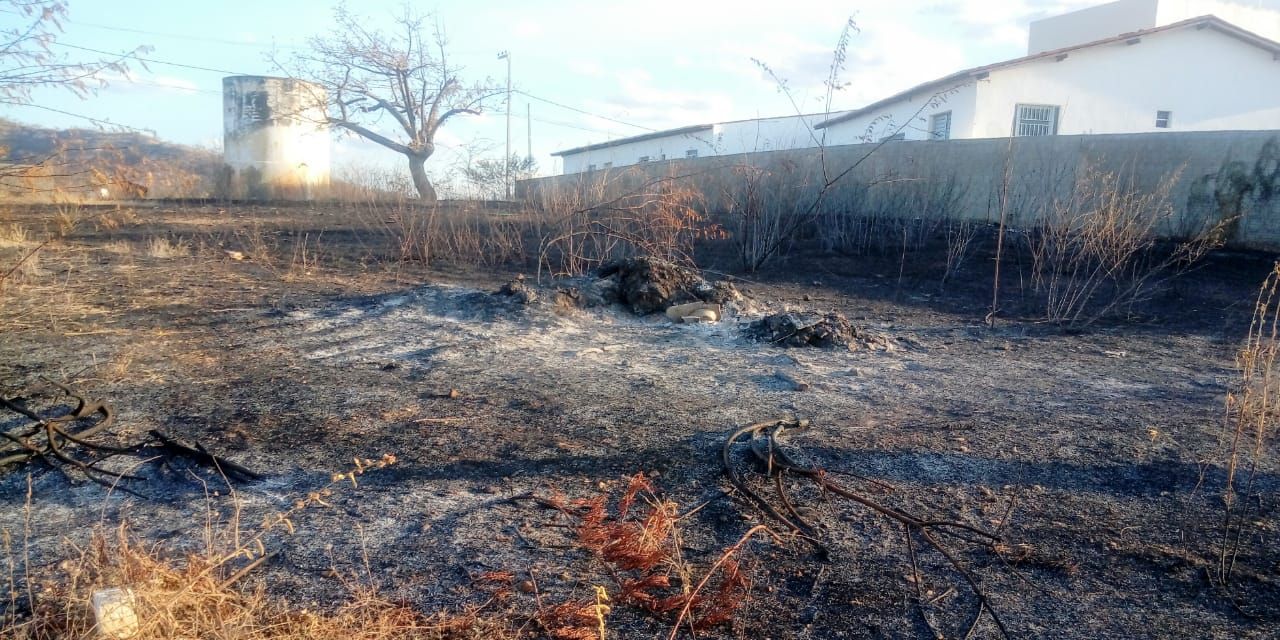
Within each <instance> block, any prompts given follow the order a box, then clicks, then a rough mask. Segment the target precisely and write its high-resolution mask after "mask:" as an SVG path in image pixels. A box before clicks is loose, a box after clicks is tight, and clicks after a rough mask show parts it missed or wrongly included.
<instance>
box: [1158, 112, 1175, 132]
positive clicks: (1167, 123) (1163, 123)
mask: <svg viewBox="0 0 1280 640" xmlns="http://www.w3.org/2000/svg"><path fill="white" fill-rule="evenodd" d="M1171 126H1173V112H1172V111H1157V112H1156V128H1157V129H1168V128H1169V127H1171Z"/></svg>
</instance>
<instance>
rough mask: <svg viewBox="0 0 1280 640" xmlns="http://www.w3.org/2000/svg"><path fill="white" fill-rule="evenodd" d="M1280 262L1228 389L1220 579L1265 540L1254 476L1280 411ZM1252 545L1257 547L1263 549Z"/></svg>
mask: <svg viewBox="0 0 1280 640" xmlns="http://www.w3.org/2000/svg"><path fill="white" fill-rule="evenodd" d="M1277 355H1280V263H1277V264H1276V265H1275V266H1274V267H1273V268H1272V271H1271V273H1270V275H1268V276H1267V279H1266V280H1265V281H1264V282H1263V284H1262V287H1261V289H1260V290H1259V292H1258V298H1257V302H1256V303H1255V305H1254V312H1253V321H1252V323H1251V324H1250V325H1249V333H1248V335H1247V337H1246V338H1245V343H1244V346H1243V347H1242V348H1241V349H1240V351H1239V353H1238V354H1237V355H1236V367H1237V368H1238V369H1239V372H1240V379H1239V381H1238V382H1237V383H1236V385H1235V388H1234V389H1233V390H1232V391H1231V392H1230V393H1229V394H1227V400H1226V420H1225V422H1224V428H1223V437H1222V447H1223V448H1222V451H1221V453H1220V454H1219V459H1221V460H1222V461H1223V463H1224V464H1225V466H1226V480H1225V485H1224V486H1223V490H1222V503H1223V521H1222V527H1221V531H1220V540H1219V544H1218V545H1217V546H1218V550H1217V568H1216V571H1215V572H1214V573H1215V575H1214V577H1215V578H1216V581H1217V582H1218V583H1219V584H1221V585H1223V586H1226V585H1228V584H1229V583H1230V582H1231V578H1232V574H1233V572H1234V571H1235V570H1236V565H1237V561H1238V559H1239V557H1240V555H1241V553H1242V552H1243V551H1244V550H1245V547H1247V546H1248V545H1249V544H1250V542H1251V541H1252V542H1254V543H1255V544H1257V541H1259V540H1265V535H1264V531H1265V527H1266V525H1265V523H1264V522H1261V521H1260V519H1259V514H1258V512H1259V509H1260V508H1261V504H1262V497H1261V496H1260V495H1258V490H1257V488H1256V481H1257V479H1258V472H1259V467H1260V466H1262V465H1263V464H1265V463H1266V456H1267V455H1268V451H1269V446H1270V444H1271V442H1272V440H1273V439H1274V435H1275V424H1276V419H1277V417H1278V416H1280V370H1277V367H1276V364H1277V362H1276V359H1277ZM1261 546H1262V548H1261V549H1254V551H1255V552H1261V551H1263V550H1264V549H1265V548H1266V546H1265V545H1261Z"/></svg>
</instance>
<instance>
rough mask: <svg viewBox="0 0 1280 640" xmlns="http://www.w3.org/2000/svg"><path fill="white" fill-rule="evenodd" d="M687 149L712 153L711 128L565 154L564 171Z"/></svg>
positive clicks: (627, 163) (668, 157)
mask: <svg viewBox="0 0 1280 640" xmlns="http://www.w3.org/2000/svg"><path fill="white" fill-rule="evenodd" d="M690 149H692V150H695V151H697V152H698V156H699V157H703V156H711V155H715V145H714V132H713V131H712V130H711V129H706V130H704V131H698V132H695V133H688V134H679V135H672V136H664V137H661V138H651V139H649V140H641V141H639V142H631V143H625V144H619V145H615V146H611V147H605V148H603V149H592V150H590V151H583V152H581V153H573V154H566V155H564V156H562V160H563V161H564V170H563V171H564V173H581V172H584V171H591V170H593V169H594V170H597V171H598V170H603V169H607V168H614V167H617V168H621V167H627V166H631V165H633V164H638V163H639V162H640V158H641V157H643V156H649V158H650V159H651V160H652V161H654V162H658V161H661V160H674V159H676V158H683V157H685V153H686V152H687V151H689V150H690Z"/></svg>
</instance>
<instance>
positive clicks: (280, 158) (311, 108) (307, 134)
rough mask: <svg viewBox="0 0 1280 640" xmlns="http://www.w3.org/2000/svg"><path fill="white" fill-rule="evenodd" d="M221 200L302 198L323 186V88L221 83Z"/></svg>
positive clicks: (278, 81)
mask: <svg viewBox="0 0 1280 640" xmlns="http://www.w3.org/2000/svg"><path fill="white" fill-rule="evenodd" d="M222 103H223V105H222V107H223V163H224V168H223V175H222V176H221V178H220V180H219V182H220V184H219V191H220V192H221V195H222V196H223V197H231V198H254V199H308V198H310V197H312V195H313V192H314V190H315V189H317V188H319V187H323V186H327V185H328V184H329V144H330V139H329V129H328V127H327V126H326V125H325V124H324V123H325V117H326V113H325V97H324V89H323V88H321V87H319V86H317V85H314V84H311V83H308V82H303V81H301V80H294V79H290V78H271V77H263V76H231V77H228V78H224V79H223V83H222Z"/></svg>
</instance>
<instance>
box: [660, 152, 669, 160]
mask: <svg viewBox="0 0 1280 640" xmlns="http://www.w3.org/2000/svg"><path fill="white" fill-rule="evenodd" d="M666 159H667V154H665V153H664V154H662V155H660V156H658V160H666Z"/></svg>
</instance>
